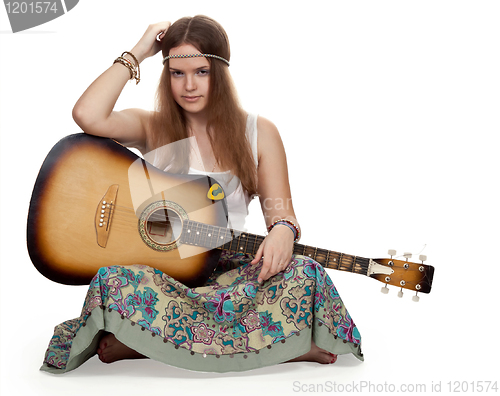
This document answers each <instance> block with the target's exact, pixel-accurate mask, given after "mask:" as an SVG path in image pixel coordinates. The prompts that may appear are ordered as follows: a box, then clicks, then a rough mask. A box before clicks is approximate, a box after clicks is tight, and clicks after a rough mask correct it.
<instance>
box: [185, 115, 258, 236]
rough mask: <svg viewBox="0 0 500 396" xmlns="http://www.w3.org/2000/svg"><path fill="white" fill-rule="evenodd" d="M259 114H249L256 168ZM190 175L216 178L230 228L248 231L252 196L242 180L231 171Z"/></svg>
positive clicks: (191, 172)
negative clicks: (247, 221)
mask: <svg viewBox="0 0 500 396" xmlns="http://www.w3.org/2000/svg"><path fill="white" fill-rule="evenodd" d="M257 118H258V115H257V114H248V117H247V127H246V136H247V139H248V141H249V142H250V147H251V148H252V154H253V158H254V162H255V167H257V166H258V164H259V159H258V158H259V157H258V154H257ZM189 174H192V175H206V176H210V177H212V178H214V179H215V180H217V182H218V183H219V184H220V185H221V186H222V188H223V189H224V192H225V194H226V203H227V209H228V213H229V224H228V227H229V228H232V229H234V230H238V231H246V227H245V219H246V217H247V216H248V205H249V204H250V196H249V195H248V192H247V191H245V190H244V189H243V187H242V185H241V182H240V179H239V178H238V177H236V176H235V175H233V174H232V173H231V172H230V171H226V172H203V171H201V170H198V169H193V168H189Z"/></svg>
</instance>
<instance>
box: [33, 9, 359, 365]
mask: <svg viewBox="0 0 500 396" xmlns="http://www.w3.org/2000/svg"><path fill="white" fill-rule="evenodd" d="M158 52H161V57H160V56H157V53H158ZM149 57H154V59H155V61H158V62H162V63H163V72H162V74H161V78H160V83H159V86H158V90H157V101H156V108H155V110H154V111H146V110H142V109H136V108H131V109H126V110H121V111H116V110H114V107H115V103H116V101H117V99H118V98H119V96H120V95H121V93H122V90H123V88H124V86H125V84H126V83H127V81H129V80H135V82H136V83H139V81H140V64H141V62H143V61H144V60H145V59H147V58H149ZM110 63H111V62H110ZM229 65H230V48H229V41H228V38H227V35H226V32H225V31H224V29H223V28H222V27H221V26H220V25H219V24H218V23H217V22H216V21H214V20H212V19H211V18H208V17H206V16H195V17H193V18H191V17H186V18H182V19H180V20H178V21H176V22H175V23H173V24H170V22H161V23H157V24H154V25H150V26H149V27H148V28H147V30H146V32H145V33H144V35H143V36H142V38H141V39H140V40H139V42H138V43H137V44H136V45H135V46H134V47H133V48H131V49H130V51H126V52H124V53H123V54H121V56H119V57H118V58H116V60H115V62H114V63H113V64H112V65H111V66H110V67H109V69H107V70H106V71H105V72H104V73H103V74H102V75H100V76H99V77H98V78H97V79H96V80H95V81H94V82H93V83H92V84H91V85H90V86H89V87H88V89H87V90H86V91H85V92H84V93H83V95H82V96H81V97H80V99H79V100H78V102H77V103H76V105H75V107H74V109H73V118H74V120H75V121H76V123H77V124H78V125H79V126H80V127H81V128H82V130H83V131H84V132H85V133H87V134H90V135H96V136H102V137H108V138H112V139H115V140H116V141H118V142H120V143H121V144H123V145H124V146H128V147H133V148H136V149H138V150H139V151H140V152H141V153H142V154H144V155H146V154H147V153H148V152H152V151H153V150H155V149H158V148H160V147H162V146H165V145H168V144H170V143H174V142H177V141H180V140H182V139H186V138H194V139H195V141H196V145H197V149H196V150H194V149H193V150H188V151H187V152H186V153H185V161H184V162H182V163H184V164H187V165H183V166H178V165H176V163H174V161H172V158H158V160H157V161H156V162H155V163H153V165H154V166H156V167H158V168H160V169H162V170H167V171H175V172H177V173H188V174H201V175H208V176H210V177H212V178H213V179H215V180H217V181H218V182H219V183H220V184H221V185H222V186H223V187H224V190H225V191H227V192H230V193H228V194H227V207H228V211H229V220H230V224H231V226H232V227H234V228H235V229H244V227H245V217H246V216H247V214H248V204H249V202H250V200H251V197H253V196H258V197H259V199H260V202H261V207H262V212H263V215H264V218H265V221H266V225H267V227H268V234H267V236H266V237H265V239H264V240H263V242H262V243H261V245H260V246H259V248H258V250H257V252H256V254H255V255H248V254H243V253H231V252H228V251H223V252H222V254H221V257H220V260H219V263H218V266H217V268H216V270H215V271H214V273H213V275H212V276H211V277H210V279H209V280H208V281H207V282H206V284H204V285H203V286H201V287H195V288H190V287H187V286H186V285H184V284H182V283H181V282H179V281H177V280H175V279H174V278H172V277H171V276H169V275H167V274H165V273H163V272H161V271H159V270H158V269H155V268H151V267H148V266H145V265H142V264H141V263H140V262H138V263H137V265H133V266H111V267H103V268H101V269H100V270H99V271H98V273H97V274H96V276H95V277H94V278H93V280H92V282H91V284H90V287H89V290H88V293H87V297H86V299H85V303H84V307H83V309H82V312H81V315H80V317H78V318H76V319H72V320H68V321H66V322H63V323H62V324H60V325H58V326H56V328H55V332H54V335H53V337H52V339H51V340H50V343H49V347H48V349H47V352H46V355H45V359H44V362H43V366H42V370H46V371H49V372H53V373H64V372H67V371H69V370H73V369H75V368H77V367H78V366H79V365H81V364H82V363H84V362H85V361H86V360H87V359H89V358H90V357H91V356H93V355H95V354H97V355H98V356H99V359H100V360H101V361H102V362H104V363H112V362H115V361H117V360H121V359H140V358H151V359H155V360H158V361H161V362H163V363H166V364H169V365H172V366H176V367H181V368H185V369H190V370H197V371H213V372H227V371H242V370H250V369H254V368H259V367H265V366H269V365H275V364H278V363H284V362H293V361H313V362H318V363H321V364H330V363H334V362H335V361H336V359H337V355H339V354H348V353H352V354H353V355H355V356H356V357H357V358H358V359H360V360H363V355H362V353H361V347H360V345H361V337H360V334H359V332H358V329H357V328H356V326H355V324H354V322H353V320H352V319H351V317H350V315H349V313H348V311H347V310H346V308H345V306H344V304H343V302H342V300H341V298H340V296H339V294H338V293H337V290H336V289H335V286H334V285H333V282H332V280H331V279H330V277H329V276H328V275H327V273H326V272H325V270H324V269H323V267H322V266H321V265H319V264H318V263H316V262H315V261H313V260H312V259H310V258H308V257H306V256H299V255H293V254H292V250H293V244H294V242H296V241H298V239H299V238H300V233H301V231H300V226H299V224H298V221H297V219H296V218H295V213H294V210H293V206H292V203H291V202H292V201H291V193H290V186H289V182H288V170H287V162H286V156H285V150H284V147H283V144H282V141H281V138H280V135H279V132H278V130H277V128H276V126H275V125H274V124H273V123H272V122H271V121H269V120H267V119H265V118H264V117H261V116H259V115H256V114H249V113H247V112H246V111H245V110H243V109H242V108H241V106H240V104H239V103H238V99H237V95H236V91H235V89H234V87H233V84H232V80H231V76H230V74H229ZM283 202H286V203H287V204H286V205H283ZM124 249H126V246H124Z"/></svg>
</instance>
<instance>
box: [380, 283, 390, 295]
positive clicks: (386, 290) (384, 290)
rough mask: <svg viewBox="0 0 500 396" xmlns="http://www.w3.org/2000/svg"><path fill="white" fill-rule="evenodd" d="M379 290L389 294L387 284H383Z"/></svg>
mask: <svg viewBox="0 0 500 396" xmlns="http://www.w3.org/2000/svg"><path fill="white" fill-rule="evenodd" d="M380 291H381V292H382V293H383V294H389V288H388V287H387V284H385V286H384V287H383V288H382V289H380Z"/></svg>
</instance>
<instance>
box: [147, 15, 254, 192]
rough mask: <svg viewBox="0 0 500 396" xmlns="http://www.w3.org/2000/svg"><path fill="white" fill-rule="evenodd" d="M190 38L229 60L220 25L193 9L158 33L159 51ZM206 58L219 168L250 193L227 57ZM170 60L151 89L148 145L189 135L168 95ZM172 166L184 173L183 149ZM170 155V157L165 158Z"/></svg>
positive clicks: (250, 166)
mask: <svg viewBox="0 0 500 396" xmlns="http://www.w3.org/2000/svg"><path fill="white" fill-rule="evenodd" d="M182 44H190V45H192V46H194V47H195V48H197V49H198V50H199V51H200V52H201V53H203V54H213V55H218V56H221V57H223V58H225V59H227V60H228V61H229V60H230V57H231V53H230V47H229V40H228V37H227V34H226V32H225V31H224V29H223V28H222V26H221V25H220V24H219V23H217V22H216V21H214V20H213V19H211V18H209V17H206V16H203V15H197V16H195V17H192V18H191V17H185V18H182V19H179V20H178V21H176V22H175V23H173V24H172V25H171V26H170V28H169V29H168V30H167V33H166V35H165V37H164V38H163V39H162V54H163V57H165V56H168V55H169V52H170V49H171V48H175V47H178V46H180V45H182ZM206 59H207V60H208V61H209V62H210V87H209V96H208V97H209V101H208V104H207V110H208V111H207V113H208V124H207V133H208V136H209V140H210V143H211V146H212V150H213V153H214V156H215V159H216V161H217V162H218V164H219V166H220V167H221V168H222V169H230V170H231V172H232V173H233V174H234V175H236V176H237V177H238V178H239V179H240V180H241V183H242V186H243V188H244V189H245V190H246V191H247V192H248V193H249V194H250V195H252V194H255V193H256V192H257V172H256V167H255V162H254V159H253V155H252V149H251V147H250V143H249V142H248V140H247V138H246V134H245V131H246V118H247V114H246V113H245V111H244V110H243V109H242V107H241V105H240V104H239V101H238V96H237V94H236V90H235V88H234V85H233V82H232V78H231V75H230V74H229V70H228V66H227V65H226V63H224V62H222V61H220V60H217V59H212V58H206ZM170 78H171V75H170V71H169V61H168V60H167V61H166V62H165V64H164V68H163V72H162V75H161V78H160V83H159V85H158V90H157V93H156V112H154V115H153V117H152V118H151V124H150V131H149V133H148V136H147V141H146V143H147V146H148V150H152V149H155V148H158V147H161V146H163V145H166V144H168V143H173V142H176V141H179V140H181V139H185V138H187V137H188V130H187V125H186V119H185V117H184V113H183V110H182V108H181V107H180V106H179V105H178V104H177V103H176V102H175V100H174V98H173V96H172V89H171V80H170ZM174 156H175V158H174V163H175V164H176V165H173V168H171V171H175V172H179V173H187V164H188V161H187V158H188V157H189V152H188V149H187V148H186V149H184V150H178V151H177V152H175V154H174ZM168 160H169V161H170V159H168Z"/></svg>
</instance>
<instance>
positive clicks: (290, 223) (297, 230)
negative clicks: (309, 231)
mask: <svg viewBox="0 0 500 396" xmlns="http://www.w3.org/2000/svg"><path fill="white" fill-rule="evenodd" d="M277 224H282V225H284V226H287V227H288V228H290V229H291V230H292V232H293V235H294V239H293V241H294V242H297V241H298V240H299V239H300V236H301V234H300V228H299V226H297V225H296V224H295V223H294V222H293V221H291V220H288V219H280V220H276V221H275V222H274V223H273V224H271V225H270V226H269V227H267V232H271V230H272V229H273V228H274V226H275V225H277Z"/></svg>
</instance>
